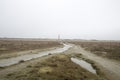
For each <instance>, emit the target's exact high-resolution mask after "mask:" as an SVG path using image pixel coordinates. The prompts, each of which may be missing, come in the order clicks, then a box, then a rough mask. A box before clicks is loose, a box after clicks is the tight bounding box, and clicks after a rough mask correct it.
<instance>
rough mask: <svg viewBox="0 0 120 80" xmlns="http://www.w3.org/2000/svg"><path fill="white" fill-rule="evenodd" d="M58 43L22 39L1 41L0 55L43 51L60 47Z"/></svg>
mask: <svg viewBox="0 0 120 80" xmlns="http://www.w3.org/2000/svg"><path fill="white" fill-rule="evenodd" d="M59 45H60V43H59V42H58V41H52V40H36V41H35V40H22V39H20V40H19V39H16V40H12V39H8V40H7V39H0V54H4V53H8V52H9V53H10V52H16V51H24V50H34V49H43V48H50V47H56V46H59Z"/></svg>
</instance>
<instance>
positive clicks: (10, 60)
mask: <svg viewBox="0 0 120 80" xmlns="http://www.w3.org/2000/svg"><path fill="white" fill-rule="evenodd" d="M63 45H64V47H63V48H58V49H54V50H50V51H43V52H40V53H38V54H26V55H21V56H18V57H12V58H8V59H2V60H0V67H5V66H10V65H13V64H17V63H19V62H20V61H27V60H31V59H34V58H39V57H43V56H45V55H49V54H57V53H61V52H64V51H66V50H68V49H69V48H70V47H72V46H71V45H67V44H63Z"/></svg>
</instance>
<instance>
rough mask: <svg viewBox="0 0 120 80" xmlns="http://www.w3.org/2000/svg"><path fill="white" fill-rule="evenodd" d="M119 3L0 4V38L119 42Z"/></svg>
mask: <svg viewBox="0 0 120 80" xmlns="http://www.w3.org/2000/svg"><path fill="white" fill-rule="evenodd" d="M119 4H120V1H119V0H100V1H96V0H84V1H81V0H1V1H0V38H50V39H57V38H58V35H60V38H61V39H87V40H92V39H93V40H94V39H95V40H120V5H119Z"/></svg>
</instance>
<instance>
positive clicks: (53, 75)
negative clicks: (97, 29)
mask: <svg viewBox="0 0 120 80" xmlns="http://www.w3.org/2000/svg"><path fill="white" fill-rule="evenodd" d="M53 43H57V44H58V45H54V48H56V47H57V48H58V47H61V44H60V43H59V42H56V41H52V44H53ZM72 43H73V42H72ZM117 43H118V42H117ZM94 44H95V43H94ZM69 45H72V47H71V48H70V49H69V50H67V51H65V52H62V53H60V54H50V55H46V56H43V57H41V58H36V59H32V60H29V61H26V62H20V63H18V64H15V65H12V66H8V67H1V68H0V80H120V75H119V74H120V62H119V59H118V58H116V57H112V58H110V57H109V56H107V55H106V54H104V56H103V55H101V54H96V53H94V51H90V50H89V49H90V48H89V46H88V47H87V48H86V47H85V46H83V45H81V43H78V42H77V43H74V44H69ZM81 46H82V47H81ZM114 46H116V45H114ZM112 47H113V45H112ZM117 47H119V45H118V46H117ZM88 48H89V49H88ZM113 48H114V47H113ZM113 48H112V51H113V50H114V49H113ZM44 49H45V50H49V48H48V47H46V48H45V47H44ZM108 49H111V48H108ZM115 49H116V50H119V49H118V48H115ZM28 50H29V49H28ZM26 51H27V48H26ZM98 51H99V52H102V51H101V50H98ZM38 52H39V51H38ZM104 52H105V51H104ZM106 52H107V51H106ZM116 52H118V51H116ZM5 54H8V53H5ZM10 54H14V53H10ZM27 54H29V53H27ZM36 54H37V53H36ZM107 54H108V52H107ZM110 55H113V52H112V53H111V54H110ZM117 55H118V53H117ZM18 56H19V55H18ZM115 56H116V54H115ZM71 57H77V58H81V59H84V60H86V61H87V62H89V63H91V65H92V66H93V67H94V68H95V69H96V70H97V75H96V74H93V73H91V72H89V71H87V70H86V69H84V68H82V67H81V66H79V65H77V64H75V63H73V62H72V61H71V60H70V58H71Z"/></svg>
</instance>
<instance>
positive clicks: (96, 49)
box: [71, 41, 120, 60]
mask: <svg viewBox="0 0 120 80" xmlns="http://www.w3.org/2000/svg"><path fill="white" fill-rule="evenodd" d="M71 43H73V44H76V45H81V46H82V47H83V48H85V49H86V50H89V51H91V52H93V53H95V54H97V55H99V56H102V57H107V58H110V59H115V60H120V42H119V41H71Z"/></svg>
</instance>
